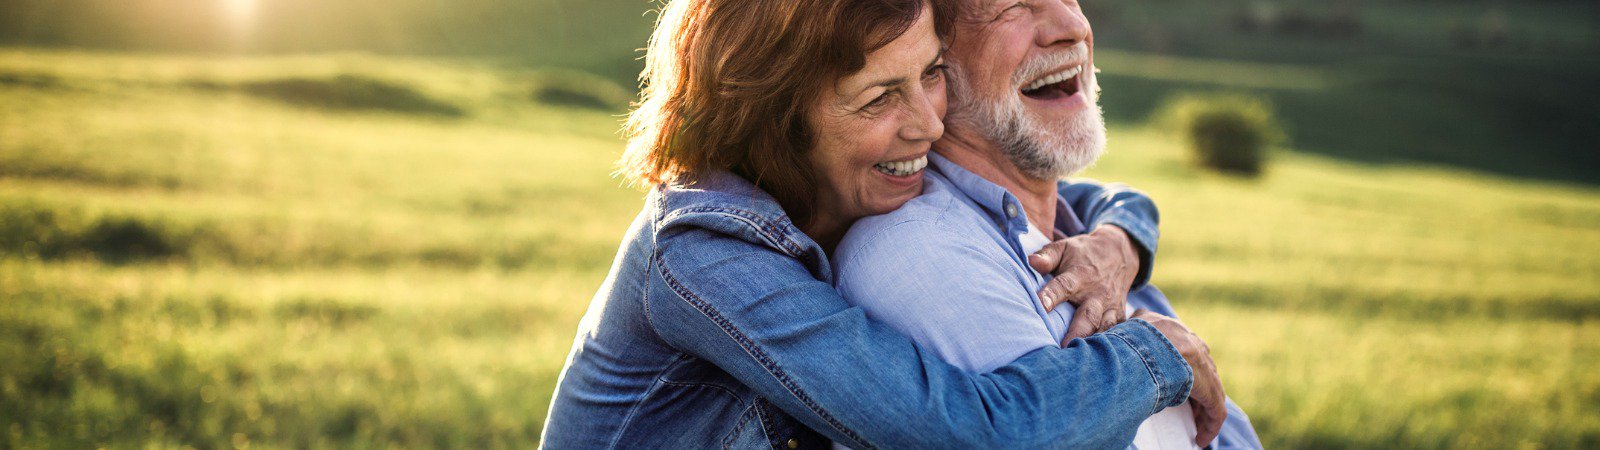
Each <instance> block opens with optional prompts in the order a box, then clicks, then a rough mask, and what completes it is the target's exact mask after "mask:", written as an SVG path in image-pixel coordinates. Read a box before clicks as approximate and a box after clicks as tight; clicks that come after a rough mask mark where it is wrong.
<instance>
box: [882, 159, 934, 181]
mask: <svg viewBox="0 0 1600 450" xmlns="http://www.w3.org/2000/svg"><path fill="white" fill-rule="evenodd" d="M924 167H928V155H922V157H920V158H917V159H911V160H906V161H894V162H882V163H877V164H874V165H873V166H872V168H874V169H878V171H879V172H883V173H885V174H888V175H891V176H897V177H903V176H907V175H911V174H914V173H917V172H918V171H920V170H922V168H924Z"/></svg>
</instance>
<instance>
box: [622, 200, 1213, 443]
mask: <svg viewBox="0 0 1600 450" xmlns="http://www.w3.org/2000/svg"><path fill="white" fill-rule="evenodd" d="M660 236H661V237H659V238H658V239H659V242H660V244H659V245H660V247H659V248H658V251H657V257H656V258H655V259H654V262H653V263H652V266H651V267H652V269H651V270H652V272H653V274H654V276H655V277H656V280H655V281H654V282H652V286H658V287H662V289H660V290H657V287H652V288H651V291H650V298H649V300H648V304H647V306H648V310H649V311H650V312H649V314H650V316H649V317H650V318H651V319H650V320H651V324H652V325H653V326H654V327H655V328H656V332H657V333H659V334H660V335H661V336H662V338H663V339H666V340H667V342H669V343H671V344H672V345H673V346H674V347H675V348H678V349H680V350H681V351H685V352H688V353H690V354H693V355H695V356H698V357H701V358H704V359H706V360H709V361H711V362H712V363H714V364H716V365H717V366H718V367H720V368H722V369H723V370H726V371H728V373H729V374H731V375H733V376H734V377H735V378H737V379H739V380H740V381H741V382H743V383H745V384H746V385H747V386H750V387H751V388H752V389H754V390H755V391H756V392H758V393H759V394H760V395H761V396H763V397H764V398H767V399H769V400H771V401H772V402H773V403H774V404H775V405H777V406H778V407H780V408H782V409H783V410H784V411H785V412H787V413H789V414H790V415H792V416H794V417H795V418H796V419H799V420H800V421H802V422H804V423H805V424H806V425H808V426H810V427H812V428H813V429H816V430H817V431H819V432H821V433H823V434H824V435H826V436H828V437H829V438H831V439H834V440H837V441H840V442H843V443H845V444H846V445H850V446H854V447H858V448H871V447H874V446H883V447H891V448H901V447H906V448H918V447H965V448H997V447H1007V446H1017V447H1041V448H1042V447H1058V446H1068V447H1081V448H1101V447H1107V446H1113V445H1110V444H1111V441H1108V440H1107V439H1108V435H1109V432H1108V431H1107V429H1109V428H1116V429H1123V428H1126V429H1132V428H1133V427H1135V426H1137V423H1138V421H1139V420H1142V419H1143V417H1144V416H1146V415H1148V414H1149V413H1151V412H1153V411H1155V410H1156V409H1159V408H1164V407H1167V406H1171V405H1176V404H1178V403H1180V402H1182V401H1183V399H1184V397H1187V396H1188V390H1189V382H1190V380H1191V379H1192V375H1191V374H1190V372H1189V368H1188V364H1187V363H1186V362H1185V361H1184V360H1183V357H1182V356H1181V355H1180V354H1178V350H1176V349H1174V348H1173V347H1172V344H1171V343H1170V342H1169V341H1167V340H1166V338H1165V337H1164V336H1163V335H1162V334H1161V332H1160V331H1158V330H1156V329H1155V328H1154V327H1153V326H1152V325H1150V324H1149V323H1147V322H1144V321H1140V320H1130V321H1128V322H1127V323H1125V324H1122V325H1119V326H1117V327H1115V328H1113V329H1112V330H1111V331H1110V332H1107V333H1104V334H1101V335H1096V336H1094V337H1092V338H1090V339H1083V340H1079V341H1075V344H1074V345H1073V346H1071V347H1069V348H1046V349H1040V350H1038V351H1034V352H1030V353H1028V354H1026V355H1023V356H1022V357H1021V358H1019V359H1018V360H1017V361H1014V362H1012V363H1011V364H1007V365H1006V366H1004V367H1001V368H999V369H996V370H995V371H993V372H990V373H985V374H973V373H971V372H967V371H963V370H960V369H958V368H956V367H953V366H951V365H949V364H947V363H945V362H943V361H941V360H940V359H939V358H937V357H936V356H934V355H933V354H932V353H931V352H928V351H926V350H925V349H923V348H921V347H918V346H916V345H914V344H913V343H912V341H911V340H910V339H909V338H907V337H905V336H904V335H901V334H900V333H897V332H895V331H894V330H893V329H890V328H889V327H885V326H883V324H881V323H879V322H876V321H873V320H870V319H868V318H867V316H866V315H865V314H862V313H861V310H860V309H854V308H849V305H848V304H846V303H845V301H844V299H843V298H841V297H840V296H839V294H838V291H836V290H834V288H833V287H832V286H830V285H829V284H828V283H825V282H822V281H819V280H817V279H815V278H813V275H812V274H811V273H810V272H809V271H808V270H807V269H806V268H805V267H804V266H803V265H801V264H800V263H799V262H798V261H796V260H795V259H794V258H793V257H792V256H789V255H785V254H782V253H778V252H775V251H773V250H772V249H771V248H768V247H764V246H760V245H754V244H751V243H749V242H746V241H744V240H741V239H736V238H732V237H729V236H727V235H722V234H719V233H717V232H713V231H708V230H705V229H699V228H685V229H676V230H669V229H664V230H663V231H662V232H661V233H660ZM704 254H719V255H728V257H725V258H716V259H706V258H704V257H695V256H692V255H704ZM950 275H952V274H948V273H947V274H946V276H950ZM1124 409H1133V410H1139V413H1138V414H1128V413H1126V412H1125V411H1123V410H1124Z"/></svg>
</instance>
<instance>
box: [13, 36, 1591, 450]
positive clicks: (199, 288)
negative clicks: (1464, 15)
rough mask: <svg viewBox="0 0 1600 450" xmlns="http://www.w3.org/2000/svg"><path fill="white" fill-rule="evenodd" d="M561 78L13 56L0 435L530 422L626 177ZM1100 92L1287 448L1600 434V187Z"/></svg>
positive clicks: (632, 208)
mask: <svg viewBox="0 0 1600 450" xmlns="http://www.w3.org/2000/svg"><path fill="white" fill-rule="evenodd" d="M1105 58H1106V61H1119V64H1118V65H1119V66H1120V67H1121V68H1117V69H1112V68H1109V67H1108V68H1107V72H1108V74H1111V75H1116V74H1118V73H1125V74H1127V75H1124V76H1127V77H1131V78H1129V79H1134V78H1137V74H1131V73H1129V72H1126V71H1132V70H1135V68H1138V67H1145V66H1150V67H1162V68H1164V69H1167V70H1171V71H1172V72H1171V73H1193V72H1203V71H1205V70H1207V69H1208V68H1212V67H1216V66H1212V65H1207V64H1205V61H1199V60H1185V59H1170V58H1162V57H1157V56H1152V55H1147V54H1142V53H1133V52H1123V53H1118V52H1114V51H1108V52H1105ZM1229 67H1233V66H1229ZM1119 71H1122V72H1119ZM546 75H548V74H545V73H538V72H533V71H530V70H529V69H522V68H516V67H507V66H505V65H503V64H499V63H494V62H488V61H485V60H477V59H468V58H400V57H379V56H371V55H368V54H356V53H350V54H319V55H307V56H277V57H266V56H258V57H231V58H216V57H184V56H160V55H133V54H117V53H101V52H72V51H44V50H20V49H12V50H5V51H0V137H3V138H0V298H3V299H5V300H4V301H0V361H4V363H3V364H0V442H3V443H4V444H5V445H0V446H4V447H7V448H34V447H69V448H82V447H91V446H110V447H123V446H127V447H144V446H147V445H150V446H180V445H188V446H193V447H197V448H207V447H227V446H233V447H235V448H243V447H246V446H251V447H252V448H349V447H390V446H403V447H470V448H506V447H526V446H529V445H531V444H532V442H533V441H534V440H536V439H537V437H538V434H539V429H540V424H541V422H542V421H543V418H544V414H545V410H546V408H547V404H548V402H549V396H550V393H551V389H552V386H553V383H554V380H555V377H556V375H557V373H558V371H559V369H560V367H561V363H562V360H563V359H564V358H565V356H566V351H567V349H568V346H569V344H570V342H571V339H572V333H573V329H574V327H575V326H576V321H577V319H578V317H579V316H580V315H581V314H582V312H583V310H584V308H585V307H586V305H587V302H588V300H589V297H590V296H591V295H592V294H593V292H594V290H595V289H596V287H597V286H598V285H599V283H600V280H601V279H602V277H603V276H604V274H605V271H606V270H607V268H608V265H609V262H610V260H611V258H612V256H613V252H614V250H615V248H616V245H617V243H618V241H619V239H620V237H621V233H622V231H623V230H624V229H625V227H626V226H627V224H628V222H629V221H630V220H631V218H632V216H633V214H634V213H635V212H636V211H637V210H638V208H639V206H640V201H641V198H642V195H641V193H640V192H638V191H636V190H632V189H628V188H625V187H622V186H620V185H619V182H618V181H617V180H616V179H614V178H612V177H611V176H609V172H610V163H611V161H612V160H613V159H614V158H615V156H616V155H617V154H618V152H619V151H620V149H621V142H620V140H619V139H618V137H617V135H616V134H615V130H616V128H617V117H616V114H618V113H619V111H618V110H615V109H611V110H606V109H585V108H580V107H572V106H557V105H552V104H545V103H539V102H536V101H533V100H530V99H531V98H533V97H535V95H533V91H534V90H536V89H537V88H538V86H539V82H538V81H537V80H541V79H545V78H543V77H544V76H546ZM595 83H601V82H599V81H596V82H595ZM611 88H614V86H612V87H611ZM611 88H607V87H603V86H593V89H595V90H598V91H606V90H607V89H611ZM1112 88H1113V85H1111V84H1108V87H1107V89H1108V92H1111V91H1110V90H1111V89H1112ZM1108 95H1109V94H1108ZM541 98H542V97H541ZM1113 119H1114V120H1113V122H1112V136H1111V141H1112V150H1111V151H1110V153H1109V154H1108V156H1107V157H1106V159H1105V160H1104V161H1103V162H1102V163H1101V164H1100V165H1099V166H1097V167H1096V168H1094V169H1093V170H1092V171H1091V173H1090V174H1089V175H1090V176H1092V177H1095V178H1099V179H1102V180H1108V181H1121V182H1127V183H1131V184H1134V185H1136V186H1139V187H1141V188H1143V189H1145V190H1146V191H1148V192H1149V193H1150V195H1151V196H1152V197H1154V198H1155V199H1156V200H1157V202H1158V203H1159V204H1160V205H1161V207H1162V212H1163V214H1162V217H1163V223H1162V229H1163V241H1162V247H1161V253H1160V255H1159V258H1158V262H1157V263H1156V264H1157V265H1156V269H1155V270H1156V272H1155V273H1156V276H1155V282H1156V283H1157V284H1158V285H1160V286H1161V287H1162V288H1163V289H1164V290H1165V291H1166V292H1167V293H1168V294H1169V295H1170V296H1171V297H1172V298H1173V299H1174V303H1175V304H1176V305H1177V309H1178V311H1179V312H1180V314H1182V315H1183V318H1184V319H1185V320H1186V321H1187V322H1189V323H1190V324H1191V325H1192V326H1193V327H1194V328H1195V329H1196V331H1197V332H1198V333H1199V334H1200V335H1201V336H1203V337H1205V338H1206V339H1207V341H1208V342H1209V343H1210V345H1211V347H1212V350H1213V352H1214V353H1215V355H1216V357H1217V360H1218V363H1219V366H1220V368H1221V372H1222V375H1223V377H1224V380H1225V383H1226V385H1227V389H1228V392H1229V393H1230V394H1231V395H1232V396H1233V397H1234V398H1235V399H1237V401H1238V402H1239V403H1240V404H1241V405H1243V406H1244V407H1245V408H1246V409H1247V410H1248V411H1249V412H1250V413H1251V415H1252V418H1253V419H1254V420H1255V422H1256V424H1257V426H1258V428H1259V429H1260V431H1261V434H1262V437H1263V439H1264V440H1265V441H1266V444H1267V445H1268V447H1269V448H1352V447H1356V448H1394V447H1409V448H1441V449H1443V448H1594V447H1596V446H1600V417H1597V416H1595V415H1594V414H1593V412H1594V411H1596V410H1600V320H1597V319H1600V278H1597V277H1596V276H1595V274H1596V273H1600V257H1596V256H1595V255H1600V226H1597V224H1600V189H1597V188H1596V187H1594V186H1592V185H1589V184H1584V183H1563V182H1551V181H1530V180H1528V179H1519V178H1507V177H1503V176H1498V175H1492V174H1488V173H1485V172H1478V171H1470V170H1463V169H1453V168H1448V167H1442V166H1435V165H1417V164H1392V163H1385V164H1377V163H1365V162H1352V161H1351V160H1346V159H1335V158H1330V157H1326V156H1317V155H1316V154H1311V153H1305V152H1296V151H1280V152H1278V153H1276V154H1274V155H1273V160H1272V163H1271V165H1270V166H1269V169H1268V172H1267V173H1266V175H1265V176H1264V177H1263V178H1262V179H1260V180H1256V181H1241V180H1237V179H1233V178H1228V177H1221V176H1216V175H1211V174H1207V173H1201V172H1197V171H1195V170H1193V169H1191V168H1190V166H1189V165H1187V164H1186V162H1185V156H1184V154H1183V152H1182V149H1181V148H1179V147H1178V146H1176V145H1175V144H1174V143H1173V140H1172V139H1170V138H1169V137H1167V136H1165V135H1163V134H1162V133H1161V132H1160V131H1158V130H1153V129H1150V128H1147V127H1145V126H1144V125H1143V124H1142V122H1141V121H1139V120H1135V119H1130V118H1125V117H1123V118H1119V117H1117V116H1115V115H1114V116H1113Z"/></svg>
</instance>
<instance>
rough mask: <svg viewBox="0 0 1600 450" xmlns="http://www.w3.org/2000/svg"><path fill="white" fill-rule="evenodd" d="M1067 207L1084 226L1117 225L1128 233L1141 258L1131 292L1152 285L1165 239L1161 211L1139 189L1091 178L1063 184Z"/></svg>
mask: <svg viewBox="0 0 1600 450" xmlns="http://www.w3.org/2000/svg"><path fill="white" fill-rule="evenodd" d="M1056 187H1057V191H1058V192H1060V194H1061V198H1062V199H1063V200H1066V202H1067V207H1069V208H1072V212H1073V213H1075V214H1077V215H1078V217H1079V218H1081V219H1083V224H1084V227H1085V228H1086V229H1087V230H1088V231H1094V230H1095V229H1097V228H1100V226H1101V225H1116V226H1117V227H1118V228H1121V229H1122V231H1124V232H1126V233H1127V234H1128V240H1130V241H1132V244H1133V246H1134V252H1135V253H1137V254H1138V255H1139V268H1138V274H1137V275H1135V276H1134V279H1133V285H1132V286H1130V288H1129V289H1128V290H1129V291H1133V290H1138V289H1139V288H1142V287H1144V285H1145V284H1148V283H1149V282H1150V273H1151V270H1152V268H1153V267H1154V266H1155V258H1156V241H1157V240H1159V239H1160V237H1161V230H1160V225H1161V212H1160V211H1158V210H1156V203H1155V202H1154V201H1151V200H1150V197H1148V196H1146V195H1144V193H1143V192H1139V191H1138V190H1137V189H1134V188H1132V187H1129V186H1128V185H1125V184H1121V183H1111V184H1102V183H1100V182H1098V181H1095V180H1091V179H1086V178H1084V179H1077V180H1073V181H1062V182H1060V183H1059V184H1058V185H1057V186H1056Z"/></svg>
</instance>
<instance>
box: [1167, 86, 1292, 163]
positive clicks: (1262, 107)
mask: <svg viewBox="0 0 1600 450" xmlns="http://www.w3.org/2000/svg"><path fill="white" fill-rule="evenodd" d="M1160 111H1161V112H1160V113H1159V114H1160V116H1159V118H1158V120H1159V121H1160V122H1163V123H1164V124H1165V126H1166V127H1168V128H1169V129H1170V130H1172V131H1174V132H1176V133H1177V134H1178V135H1179V136H1180V137H1181V138H1182V139H1183V140H1184V142H1185V143H1187V144H1188V146H1189V148H1190V149H1191V151H1193V154H1194V160H1195V162H1196V163H1198V164H1199V165H1200V166H1201V167H1204V168H1209V169H1214V170H1217V171H1219V172H1223V173H1231V174H1237V175H1246V176H1256V175H1259V174H1260V173H1261V171H1262V166H1263V165H1264V164H1265V159H1266V153H1267V149H1268V148H1269V147H1272V146H1275V145H1279V144H1281V143H1282V142H1283V141H1284V138H1285V135H1284V133H1283V131H1282V128H1281V127H1280V126H1279V125H1278V123H1277V120H1276V119H1274V118H1273V113H1272V108H1271V106H1269V105H1268V104H1267V102H1266V101H1264V100H1261V99H1258V98H1254V97H1248V96H1242V95H1220V94H1215V95H1194V94H1188V95H1182V96H1178V97H1176V98H1174V99H1172V100H1169V101H1168V102H1167V105H1166V106H1165V107H1163V108H1161V110H1160Z"/></svg>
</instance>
